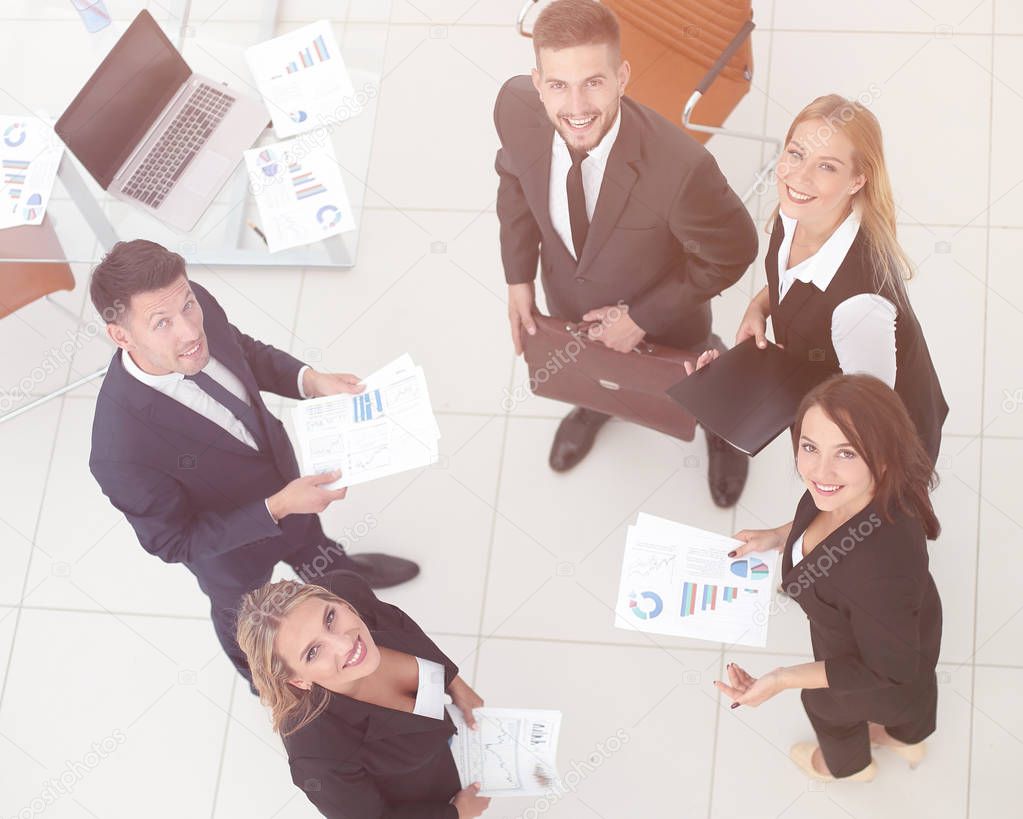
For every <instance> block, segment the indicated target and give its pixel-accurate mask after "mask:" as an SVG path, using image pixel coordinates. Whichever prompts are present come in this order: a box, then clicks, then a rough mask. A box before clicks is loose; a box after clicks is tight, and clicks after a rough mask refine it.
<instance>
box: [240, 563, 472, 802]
mask: <svg viewBox="0 0 1023 819" xmlns="http://www.w3.org/2000/svg"><path fill="white" fill-rule="evenodd" d="M238 645H240V646H241V648H242V650H243V651H244V652H245V656H246V658H247V660H248V663H249V668H250V669H251V671H252V681H253V684H254V685H255V687H256V689H257V690H258V691H259V697H260V701H261V702H262V703H263V704H264V705H266V706H268V707H269V708H270V712H271V717H272V721H273V727H274V730H275V731H276V732H277V733H279V734H280V735H281V738H282V740H283V742H284V747H285V749H286V750H287V752H288V763H289V765H290V766H291V776H292V781H294V783H295V784H296V785H297V786H298V787H299V788H301V789H302V790H303V791H304V792H305V794H306V796H307V797H308V798H309V801H310V802H312V803H313V804H314V805H315V806H316V807H317V808H319V810H320V812H321V813H322V814H323V815H324V816H327V817H330V819H385V818H386V819H470V818H471V817H476V816H480V815H481V814H482V813H483V811H485V810H486V808H487V806H488V804H489V802H490V800H489V799H486V798H484V797H481V796H479V795H478V792H479V785H478V783H474V784H472V785H470V786H469V787H467V788H461V786H460V783H459V778H458V771H457V769H456V768H455V762H454V759H453V758H452V756H451V749H450V747H449V745H450V740H451V737H452V735H453V734H454V733H455V726H454V723H453V722H452V721H451V717H450V716H448V714H447V712H446V710H445V707H444V694H445V693H448V694H450V695H451V698H452V700H453V702H454V704H455V706H457V707H458V708H459V709H460V710H461V711H462V713H463V714H464V715H465V720H466V722H467V723H468V725H469V726H470V727H471V728H475V726H476V719H475V717H474V716H473V708H477V707H479V706H481V705H483V700H481V699H480V698H479V696H478V695H477V694H476V692H475V691H473V690H472V689H471V688H470V687H469V686H468V685H467V684H466V683H465V682H464V681H463V680H462V678H461V677H459V676H458V668H457V667H456V666H455V664H454V663H453V662H452V661H451V660H450V659H449V658H448V657H447V656H445V655H444V653H443V652H441V650H440V649H439V648H437V646H436V645H435V644H434V643H433V641H432V640H430V638H429V637H427V636H426V634H424V633H423V631H422V629H420V628H419V626H418V625H416V624H415V623H414V622H413V621H412V619H411V618H409V616H408V615H406V614H405V613H404V612H403V611H401V609H399V608H397V607H395V606H391V605H388V604H387V603H383V602H381V601H380V600H379V599H377V597H376V596H375V595H374V594H373V592H372V590H371V589H370V587H369V586H368V585H367V584H366V582H365V581H364V580H363V579H362V578H361V577H359V576H358V575H356V574H353V573H352V572H332V573H330V574H328V575H325V576H324V578H323V584H322V585H313V584H303V583H298V582H295V581H290V580H284V581H280V582H278V583H266V584H265V585H263V586H261V587H260V588H258V589H256V590H255V591H252V592H249V593H248V594H246V595H245V596H244V597H243V598H242V603H241V608H240V610H239V612H238Z"/></svg>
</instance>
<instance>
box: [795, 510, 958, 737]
mask: <svg viewBox="0 0 1023 819" xmlns="http://www.w3.org/2000/svg"><path fill="white" fill-rule="evenodd" d="M816 515H817V507H816V506H815V505H814V502H813V499H812V497H811V496H810V493H809V492H807V493H806V494H804V495H803V497H802V499H801V500H800V502H799V506H798V508H797V509H796V515H795V518H794V520H793V522H792V531H791V533H790V534H789V538H788V540H787V541H786V543H785V551H784V555H783V559H782V586H783V588H784V589H785V591H786V592H787V593H788V595H789V596H790V597H791V598H792V599H793V600H795V601H796V602H797V603H798V604H799V605H800V607H801V608H802V609H803V611H804V612H805V613H806V616H807V617H808V618H809V620H810V635H811V639H812V642H813V656H814V658H815V659H817V660H823V661H824V665H825V668H826V670H827V676H828V686H829V689H828V690H829V691H830V692H832V693H838V694H845V695H846V697H845V699H844V702H845V703H846V705H847V706H848V707H849V708H850V709H852V710H856V709H857V707H859V708H861V709H863V710H867V711H870V710H873V711H874V712H876V711H877V710H878V709H881V710H888V711H891V712H898V713H900V714H901V715H902V716H903V719H905V721H910V720H911V719H912V716H911V715H912V713H913V708H914V703H915V704H916V706H917V707H929V705H928V704H927V703H926V702H925V701H919V702H918V700H919V697H918V696H917V694H918V692H919V690H920V687H921V685H926V684H928V683H933V678H934V668H935V666H936V664H937V662H938V651H939V648H940V646H941V600H940V599H939V597H938V590H937V588H936V587H935V585H934V579H933V578H932V577H931V573H930V571H929V570H928V568H927V565H928V556H927V539H926V536H925V535H924V530H923V527H922V525H921V524H920V522H919V521H918V520H916V519H915V518H912V517H909V516H908V515H906V514H902V513H900V514H897V515H896V516H895V518H894V520H893V521H891V522H887V521H885V520H884V519H883V517H882V516H881V515H880V513H879V511H878V509H877V507H876V506H875V504H874V503H871V504H869V505H868V506H867V508H866V509H864V510H863V511H862V512H860V513H859V514H858V515H855V516H854V517H853V518H852V519H851V520H849V521H848V523H846V524H845V525H843V526H842V527H840V528H839V529H838V530H836V531H835V532H833V533H832V534H830V535H829V536H828V537H826V538H825V539H824V540H823V541H821V542H820V543H819V544H818V545H817V546H816V547H815V548H814V549H813V551H811V552H810V554H808V555H806V557H804V558H803V559H802V560H801V561H800V562H799V563H797V564H796V566H795V568H793V566H792V543H793V542H794V541H795V539H796V538H797V537H798V536H799V535H800V534H802V533H803V532H804V531H805V530H806V527H807V526H808V525H809V524H810V522H811V521H812V520H813V519H814V517H815V516H816ZM886 704H887V705H889V706H890V707H889V708H887V709H886V708H885V707H884V706H885V705H886Z"/></svg>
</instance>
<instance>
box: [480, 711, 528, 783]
mask: <svg viewBox="0 0 1023 819" xmlns="http://www.w3.org/2000/svg"><path fill="white" fill-rule="evenodd" d="M519 724H520V720H518V719H514V718H512V719H496V718H493V717H490V718H487V719H483V720H480V722H479V725H480V730H481V731H482V732H483V736H482V738H481V743H480V744H481V748H482V759H481V760H480V762H481V768H482V771H483V775H482V777H481V784H483V786H484V787H485V788H486V789H487V790H512V789H515V788H518V787H520V786H521V782H520V780H519V743H518V733H519Z"/></svg>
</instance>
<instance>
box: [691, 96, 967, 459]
mask: <svg viewBox="0 0 1023 819" xmlns="http://www.w3.org/2000/svg"><path fill="white" fill-rule="evenodd" d="M777 189H778V200H779V204H778V207H777V208H775V211H774V213H773V214H772V216H771V219H770V226H769V233H770V236H771V241H770V245H769V247H768V250H767V258H766V268H767V286H766V287H764V288H763V289H762V290H761V291H760V292H759V293H758V294H757V295H756V296H754V298H753V300H752V301H751V302H750V304H749V307H748V308H747V309H746V313H745V315H744V316H743V318H742V322H741V324H740V326H739V331H738V333H737V334H736V339H735V341H736V344H738V343H740V342H742V341H745V340H746V339H748V338H751V337H752V338H754V339H755V340H756V343H757V345H758V346H759V347H765V346H766V339H765V334H766V329H767V318H768V317H770V318H771V322H772V326H773V329H774V337H775V340H776V341H777V343H778V344H779V345H780V346H782V347H784V348H785V350H786V351H787V352H788V353H790V354H791V355H795V356H798V357H800V358H801V359H803V360H804V361H814V362H820V363H822V364H824V365H829V366H830V367H831V368H832V369H833V370H836V371H837V370H841V371H842V372H844V373H854V372H863V373H869V374H870V375H873V376H876V377H877V378H879V379H881V380H882V381H884V382H885V383H886V384H887V385H888V386H889V387H892V388H893V389H894V390H895V392H897V393H898V394H899V397H900V398H901V399H902V400H903V402H904V403H905V405H906V408H907V410H908V411H909V414H910V417H911V418H912V419H913V422H914V425H915V427H916V430H917V432H918V433H919V435H920V439H921V441H922V442H923V444H924V449H925V450H926V451H927V453H928V454H929V455H930V458H931V461H932V463H933V462H935V461H937V457H938V449H939V446H940V444H941V427H942V424H943V423H944V421H945V416H946V415H947V414H948V405H947V404H946V403H945V398H944V396H943V395H942V392H941V385H940V384H939V383H938V376H937V374H936V373H935V371H934V365H933V363H932V362H931V356H930V353H929V352H928V349H927V343H926V341H925V340H924V336H923V331H922V330H921V329H920V324H919V322H918V321H917V318H916V316H915V315H914V313H913V310H912V308H911V307H910V304H909V299H908V298H907V296H906V289H905V286H904V281H905V280H907V279H909V278H910V277H911V275H912V264H911V262H910V260H909V258H908V256H907V255H906V253H905V251H904V250H903V249H902V248H901V247H900V246H899V243H898V240H897V238H896V231H895V202H894V198H893V196H892V188H891V183H890V181H889V178H888V170H887V167H886V165H885V159H884V147H883V140H882V136H881V126H880V124H879V123H878V121H877V118H876V117H875V116H874V114H873V113H871V112H870V111H869V110H868V109H867V108H866V107H865V106H863V105H862V104H861V103H859V102H854V101H850V100H847V99H845V98H844V97H841V96H839V95H837V94H829V95H827V96H823V97H818V98H817V99H815V100H814V101H813V102H811V103H810V104H809V105H807V106H806V107H805V108H804V109H803V110H802V111H800V112H799V114H798V115H797V116H796V118H795V120H794V121H793V122H792V125H791V126H790V127H789V130H788V133H787V134H786V136H785V154H784V156H783V157H782V159H781V161H780V162H779V163H778V168H777ZM717 355H718V353H717V352H716V351H707V352H705V353H704V354H703V355H702V356H701V357H700V359H699V360H698V362H697V367H699V366H702V365H704V364H706V363H707V362H709V361H712V360H713V359H714V358H716V357H717ZM687 369H690V368H689V367H687Z"/></svg>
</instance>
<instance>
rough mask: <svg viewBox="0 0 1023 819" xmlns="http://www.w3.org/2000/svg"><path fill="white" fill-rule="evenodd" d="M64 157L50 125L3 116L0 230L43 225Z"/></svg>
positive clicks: (0, 117)
mask: <svg viewBox="0 0 1023 819" xmlns="http://www.w3.org/2000/svg"><path fill="white" fill-rule="evenodd" d="M63 154H64V146H63V144H62V143H61V141H60V138H59V137H58V136H57V135H56V134H55V133H54V131H53V128H52V127H51V126H50V125H49V123H47V122H44V121H43V120H41V119H40V118H39V117H36V116H25V115H23V114H18V115H15V116H6V115H0V173H2V176H0V229H2V228H9V227H18V226H20V225H39V224H42V222H43V216H45V215H46V205H47V203H48V202H49V201H50V193H51V192H52V190H53V180H54V179H56V177H57V166H58V165H60V158H61V156H63Z"/></svg>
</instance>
